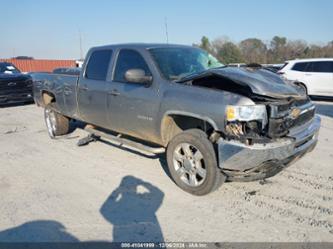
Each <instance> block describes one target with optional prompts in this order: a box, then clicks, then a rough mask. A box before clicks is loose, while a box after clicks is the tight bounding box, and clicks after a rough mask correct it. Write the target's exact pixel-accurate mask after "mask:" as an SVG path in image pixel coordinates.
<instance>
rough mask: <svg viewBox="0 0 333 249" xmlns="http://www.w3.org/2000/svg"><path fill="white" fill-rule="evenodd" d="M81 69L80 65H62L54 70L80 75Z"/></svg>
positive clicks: (55, 71)
mask: <svg viewBox="0 0 333 249" xmlns="http://www.w3.org/2000/svg"><path fill="white" fill-rule="evenodd" d="M80 72H81V69H80V68H78V67H60V68H56V69H54V70H53V73H56V74H65V75H77V76H79V75H80Z"/></svg>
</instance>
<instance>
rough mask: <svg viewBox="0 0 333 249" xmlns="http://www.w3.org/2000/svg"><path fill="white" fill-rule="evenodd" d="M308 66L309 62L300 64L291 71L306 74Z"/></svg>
mask: <svg viewBox="0 0 333 249" xmlns="http://www.w3.org/2000/svg"><path fill="white" fill-rule="evenodd" d="M307 65H308V63H307V62H298V63H296V64H295V65H294V66H293V68H292V69H291V70H294V71H300V72H305V69H306V67H307Z"/></svg>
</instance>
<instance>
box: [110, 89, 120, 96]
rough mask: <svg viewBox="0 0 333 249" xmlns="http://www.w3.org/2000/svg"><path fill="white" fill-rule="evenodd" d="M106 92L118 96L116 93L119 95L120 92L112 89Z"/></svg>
mask: <svg viewBox="0 0 333 249" xmlns="http://www.w3.org/2000/svg"><path fill="white" fill-rule="evenodd" d="M108 94H110V95H113V96H118V95H120V92H118V91H117V90H115V89H114V90H112V91H110V92H108Z"/></svg>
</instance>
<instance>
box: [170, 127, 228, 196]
mask: <svg viewBox="0 0 333 249" xmlns="http://www.w3.org/2000/svg"><path fill="white" fill-rule="evenodd" d="M167 161H168V167H169V171H170V174H171V176H172V178H173V180H174V181H175V183H176V184H177V185H178V186H179V187H180V188H182V189H183V190H185V191H186V192H188V193H190V194H193V195H205V194H208V193H210V192H212V191H214V190H216V189H217V188H218V187H219V186H220V185H221V184H222V183H223V182H224V181H225V176H224V175H222V173H221V172H220V170H219V169H218V167H217V160H216V155H215V151H214V147H213V144H212V143H211V142H210V141H209V139H208V138H207V135H206V134H205V133H204V132H203V131H201V130H199V129H190V130H187V131H184V132H182V133H180V134H178V135H176V136H175V137H174V138H173V139H172V140H171V141H170V143H169V145H168V148H167Z"/></svg>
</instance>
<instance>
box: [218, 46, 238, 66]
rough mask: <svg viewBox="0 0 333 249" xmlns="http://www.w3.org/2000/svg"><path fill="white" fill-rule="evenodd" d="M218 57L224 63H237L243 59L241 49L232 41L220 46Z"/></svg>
mask: <svg viewBox="0 0 333 249" xmlns="http://www.w3.org/2000/svg"><path fill="white" fill-rule="evenodd" d="M216 57H217V59H219V61H221V62H222V63H224V64H229V63H236V62H239V61H242V60H243V57H242V53H241V51H240V49H239V48H238V47H237V46H236V45H235V44H234V43H232V42H226V43H224V44H223V45H222V46H221V47H220V48H218V49H217V55H216Z"/></svg>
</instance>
